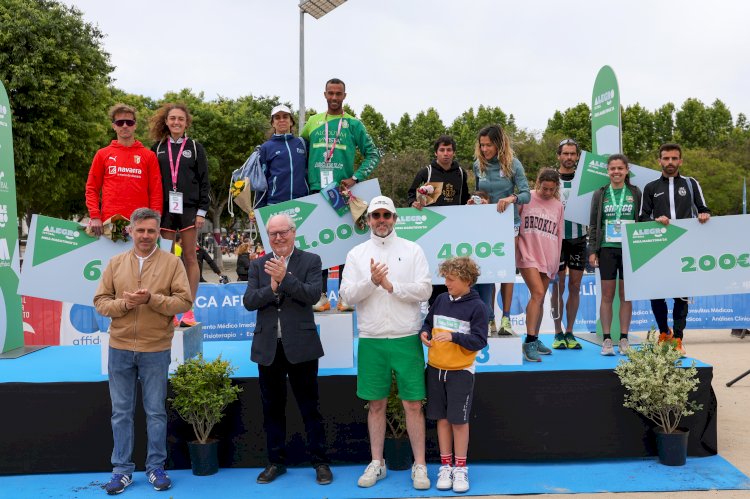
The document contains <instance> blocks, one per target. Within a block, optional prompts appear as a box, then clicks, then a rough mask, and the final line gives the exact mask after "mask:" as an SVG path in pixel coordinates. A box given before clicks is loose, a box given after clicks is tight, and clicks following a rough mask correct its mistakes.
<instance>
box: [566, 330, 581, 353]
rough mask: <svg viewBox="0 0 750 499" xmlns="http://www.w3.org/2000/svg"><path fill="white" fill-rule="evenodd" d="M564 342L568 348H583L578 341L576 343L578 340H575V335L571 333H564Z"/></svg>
mask: <svg viewBox="0 0 750 499" xmlns="http://www.w3.org/2000/svg"><path fill="white" fill-rule="evenodd" d="M565 343H566V344H567V346H568V350H580V349H581V348H583V347H582V346H581V344H580V343H578V340H576V337H575V336H573V333H565Z"/></svg>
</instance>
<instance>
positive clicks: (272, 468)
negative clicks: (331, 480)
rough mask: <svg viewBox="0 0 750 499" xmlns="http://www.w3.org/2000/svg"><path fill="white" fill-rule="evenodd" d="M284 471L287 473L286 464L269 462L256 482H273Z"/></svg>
mask: <svg viewBox="0 0 750 499" xmlns="http://www.w3.org/2000/svg"><path fill="white" fill-rule="evenodd" d="M284 473H286V466H284V465H283V464H269V465H267V466H266V469H264V470H263V471H261V472H260V475H258V479H257V480H256V482H258V483H271V482H273V481H274V480H276V478H278V477H280V476H281V475H283V474H284ZM329 473H330V472H329Z"/></svg>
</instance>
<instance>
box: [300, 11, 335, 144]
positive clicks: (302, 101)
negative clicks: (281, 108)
mask: <svg viewBox="0 0 750 499" xmlns="http://www.w3.org/2000/svg"><path fill="white" fill-rule="evenodd" d="M344 2H346V0H300V2H299V119H298V120H297V121H299V133H301V132H302V128H303V127H304V126H305V13H308V14H310V15H311V16H313V17H314V18H315V19H320V18H321V17H323V16H324V15H326V14H328V13H329V12H331V11H332V10H333V9H335V8H336V7H338V6H339V5H341V4H342V3H344Z"/></svg>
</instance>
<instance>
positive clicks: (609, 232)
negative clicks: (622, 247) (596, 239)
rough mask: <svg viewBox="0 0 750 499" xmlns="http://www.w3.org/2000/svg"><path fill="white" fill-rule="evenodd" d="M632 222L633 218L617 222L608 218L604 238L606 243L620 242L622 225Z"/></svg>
mask: <svg viewBox="0 0 750 499" xmlns="http://www.w3.org/2000/svg"><path fill="white" fill-rule="evenodd" d="M632 222H633V220H620V221H618V222H613V221H611V220H608V221H607V226H606V234H605V237H604V240H605V241H606V242H608V243H622V230H623V225H625V224H628V223H632Z"/></svg>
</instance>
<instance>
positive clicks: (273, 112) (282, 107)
mask: <svg viewBox="0 0 750 499" xmlns="http://www.w3.org/2000/svg"><path fill="white" fill-rule="evenodd" d="M277 113H287V114H292V111H291V109H289V108H288V107H287V106H285V105H284V104H279V105H278V106H276V107H274V108H273V109H272V110H271V118H273V117H274V116H275V115H276V114H277Z"/></svg>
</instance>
